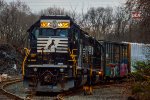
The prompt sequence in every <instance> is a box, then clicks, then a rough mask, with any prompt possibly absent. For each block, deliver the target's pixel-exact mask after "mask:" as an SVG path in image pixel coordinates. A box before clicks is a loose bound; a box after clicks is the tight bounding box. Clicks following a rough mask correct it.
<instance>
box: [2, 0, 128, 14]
mask: <svg viewBox="0 0 150 100" xmlns="http://www.w3.org/2000/svg"><path fill="white" fill-rule="evenodd" d="M4 1H7V2H11V1H17V0H4ZM20 1H22V2H25V3H26V4H27V5H29V7H30V8H31V10H32V12H38V11H40V10H41V9H44V8H48V7H54V6H55V7H60V8H64V9H66V10H71V11H73V10H75V11H76V12H82V9H83V10H84V12H86V11H87V9H89V8H90V7H107V6H109V7H113V8H114V7H117V6H121V5H123V4H124V3H125V1H126V0H20Z"/></svg>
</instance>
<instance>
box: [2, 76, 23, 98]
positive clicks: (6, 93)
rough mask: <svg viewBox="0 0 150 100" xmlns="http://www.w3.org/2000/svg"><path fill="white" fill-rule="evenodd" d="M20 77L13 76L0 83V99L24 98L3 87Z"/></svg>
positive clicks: (17, 80)
mask: <svg viewBox="0 0 150 100" xmlns="http://www.w3.org/2000/svg"><path fill="white" fill-rule="evenodd" d="M20 81H21V79H19V78H15V79H11V80H7V81H3V82H1V83H0V99H1V100H24V99H23V98H22V97H19V96H18V95H16V94H13V93H11V92H9V91H7V90H6V89H5V87H7V86H8V85H11V84H14V83H17V82H20Z"/></svg>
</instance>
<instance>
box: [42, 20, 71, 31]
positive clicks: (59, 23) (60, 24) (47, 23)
mask: <svg viewBox="0 0 150 100" xmlns="http://www.w3.org/2000/svg"><path fill="white" fill-rule="evenodd" d="M40 28H54V29H56V28H70V20H41V22H40Z"/></svg>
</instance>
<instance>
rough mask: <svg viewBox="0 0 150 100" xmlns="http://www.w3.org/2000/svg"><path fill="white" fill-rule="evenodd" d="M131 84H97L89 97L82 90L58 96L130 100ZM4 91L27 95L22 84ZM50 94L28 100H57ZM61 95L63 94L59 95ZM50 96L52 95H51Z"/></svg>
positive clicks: (65, 99) (63, 98)
mask: <svg viewBox="0 0 150 100" xmlns="http://www.w3.org/2000/svg"><path fill="white" fill-rule="evenodd" d="M130 87H131V83H127V82H123V83H108V84H97V85H95V86H93V92H92V94H91V95H84V91H83V90H82V89H79V90H75V91H74V90H73V91H72V92H71V93H70V94H67V95H65V96H60V97H59V99H61V100H128V99H129V98H131V97H132V96H131V89H130ZM5 90H7V91H8V92H10V93H13V94H15V95H18V96H20V97H21V98H26V96H27V95H28V94H27V93H25V92H24V90H25V89H24V87H23V83H22V82H18V83H15V84H11V85H8V86H7V87H6V88H5ZM50 94H51V93H46V95H44V96H42V95H32V96H31V97H30V99H32V100H54V99H58V95H57V97H56V95H55V96H49V95H50ZM61 94H63V93H61ZM51 95H52V94H51ZM5 98H6V99H8V98H9V99H11V98H10V97H7V96H5V95H4V94H2V93H1V94H0V99H1V100H4V99H5Z"/></svg>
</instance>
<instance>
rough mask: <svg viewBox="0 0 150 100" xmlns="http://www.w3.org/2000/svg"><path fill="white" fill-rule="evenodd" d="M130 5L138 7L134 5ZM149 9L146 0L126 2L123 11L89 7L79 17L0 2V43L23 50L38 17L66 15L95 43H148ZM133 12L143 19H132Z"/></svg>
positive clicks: (78, 14)
mask: <svg viewBox="0 0 150 100" xmlns="http://www.w3.org/2000/svg"><path fill="white" fill-rule="evenodd" d="M133 1H136V2H139V3H138V4H135V3H133ZM135 6H136V7H135ZM133 8H134V9H133ZM149 9H150V3H149V0H127V2H126V4H125V6H124V7H117V8H116V9H113V8H111V7H106V8H104V7H97V8H94V7H92V8H89V10H88V11H87V12H82V13H78V12H77V11H67V10H65V9H63V8H57V7H49V8H47V9H43V10H41V11H39V12H38V13H37V14H35V13H33V12H31V9H30V7H29V6H28V5H27V4H25V3H23V2H20V1H19V0H18V1H15V2H10V3H6V2H5V1H4V0H0V43H9V44H12V45H14V46H16V47H24V44H25V41H26V40H27V37H28V33H27V32H26V31H27V29H28V28H29V27H30V26H31V25H32V24H33V23H34V22H35V21H36V20H37V19H38V18H39V17H40V16H41V15H69V16H71V17H72V19H73V20H74V21H75V22H76V23H77V24H78V25H80V27H81V28H82V29H83V30H85V31H86V32H88V33H89V35H91V36H93V37H95V38H96V39H97V40H108V41H119V42H121V41H128V42H142V43H150V35H149V34H150V21H149V20H150V17H149V16H150V12H149ZM133 10H135V11H139V10H140V11H141V12H142V15H141V16H142V18H140V19H138V20H136V19H133V18H132V15H131V12H132V11H133Z"/></svg>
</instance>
